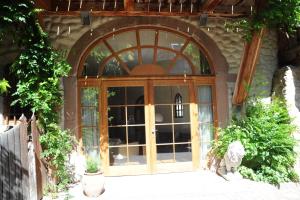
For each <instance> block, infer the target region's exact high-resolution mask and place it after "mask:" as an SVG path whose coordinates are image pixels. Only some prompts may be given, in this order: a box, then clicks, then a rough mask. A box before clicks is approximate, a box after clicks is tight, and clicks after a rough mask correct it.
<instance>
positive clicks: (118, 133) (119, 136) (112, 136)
mask: <svg viewBox="0 0 300 200" xmlns="http://www.w3.org/2000/svg"><path fill="white" fill-rule="evenodd" d="M108 137H109V146H118V145H123V144H126V143H127V138H126V128H125V127H109V128H108Z"/></svg>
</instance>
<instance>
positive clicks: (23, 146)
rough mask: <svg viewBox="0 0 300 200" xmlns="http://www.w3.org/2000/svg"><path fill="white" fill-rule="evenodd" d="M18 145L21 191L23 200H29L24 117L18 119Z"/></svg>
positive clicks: (25, 123)
mask: <svg viewBox="0 0 300 200" xmlns="http://www.w3.org/2000/svg"><path fill="white" fill-rule="evenodd" d="M20 121H21V124H20V141H21V142H20V144H21V163H22V166H23V167H22V191H23V197H24V200H29V199H30V196H29V181H28V146H27V122H26V117H25V116H24V115H22V116H21V118H20Z"/></svg>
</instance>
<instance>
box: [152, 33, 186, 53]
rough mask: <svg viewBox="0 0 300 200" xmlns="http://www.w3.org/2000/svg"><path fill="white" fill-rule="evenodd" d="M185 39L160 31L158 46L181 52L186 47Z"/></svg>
mask: <svg viewBox="0 0 300 200" xmlns="http://www.w3.org/2000/svg"><path fill="white" fill-rule="evenodd" d="M184 42H185V38H183V37H181V36H179V35H177V34H174V33H171V32H166V31H159V35H158V46H162V47H167V48H170V49H174V50H180V49H181V47H182V46H183V45H184Z"/></svg>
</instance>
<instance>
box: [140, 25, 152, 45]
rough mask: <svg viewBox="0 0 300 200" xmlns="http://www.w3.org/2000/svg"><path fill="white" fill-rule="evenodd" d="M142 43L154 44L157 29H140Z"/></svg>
mask: <svg viewBox="0 0 300 200" xmlns="http://www.w3.org/2000/svg"><path fill="white" fill-rule="evenodd" d="M140 43H141V45H154V43H155V31H154V30H150V29H141V30H140Z"/></svg>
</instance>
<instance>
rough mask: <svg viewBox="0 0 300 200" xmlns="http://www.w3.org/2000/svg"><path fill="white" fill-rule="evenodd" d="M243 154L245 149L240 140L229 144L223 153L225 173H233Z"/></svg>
mask: <svg viewBox="0 0 300 200" xmlns="http://www.w3.org/2000/svg"><path fill="white" fill-rule="evenodd" d="M244 155H245V149H244V147H243V145H242V143H241V142H240V141H234V142H232V143H230V144H229V146H228V149H227V151H226V153H225V155H224V162H225V166H226V171H227V173H230V172H232V173H234V172H236V171H237V167H238V166H240V165H241V163H242V159H243V157H244Z"/></svg>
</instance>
